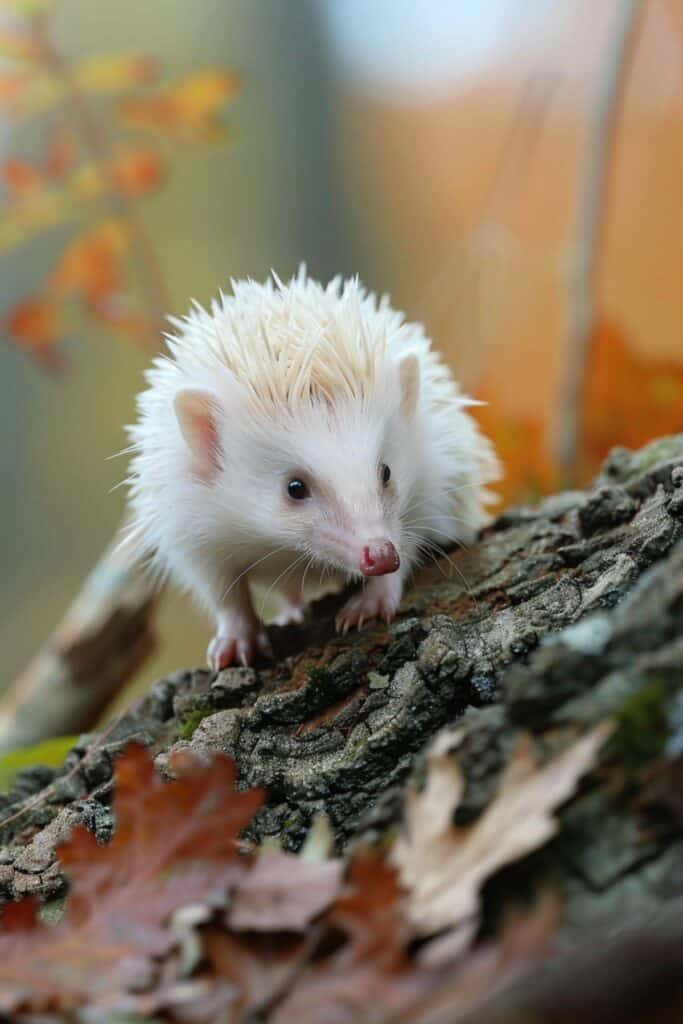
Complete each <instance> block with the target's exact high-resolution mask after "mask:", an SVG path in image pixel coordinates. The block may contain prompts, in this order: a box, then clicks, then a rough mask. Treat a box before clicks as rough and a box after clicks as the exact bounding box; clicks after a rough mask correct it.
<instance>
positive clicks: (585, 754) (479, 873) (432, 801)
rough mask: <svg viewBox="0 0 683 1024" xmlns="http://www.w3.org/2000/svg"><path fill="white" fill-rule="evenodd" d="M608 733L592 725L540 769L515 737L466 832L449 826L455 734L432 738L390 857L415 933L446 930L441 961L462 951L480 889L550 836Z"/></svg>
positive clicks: (458, 787)
mask: <svg viewBox="0 0 683 1024" xmlns="http://www.w3.org/2000/svg"><path fill="white" fill-rule="evenodd" d="M609 732H610V729H609V727H608V726H605V725H600V726H598V727H597V728H595V729H593V730H592V731H591V732H590V733H588V734H587V735H586V736H584V737H582V738H581V739H579V740H577V741H576V742H575V743H573V744H572V745H571V746H569V747H568V748H567V749H566V750H565V751H563V753H561V754H560V755H558V756H557V757H554V758H553V759H552V760H550V761H548V762H547V764H544V765H540V766H539V764H538V761H537V758H536V755H535V753H534V747H533V741H532V739H531V737H530V736H528V735H526V734H521V735H520V736H519V738H518V740H517V743H516V745H515V747H514V749H513V751H512V754H511V757H510V760H509V762H508V764H507V767H506V769H505V771H504V773H503V777H502V779H501V782H500V786H499V789H498V792H497V794H496V796H495V798H494V799H493V800H492V801H491V803H490V804H489V806H488V807H487V809H486V810H485V811H484V813H483V814H482V815H481V817H480V818H479V819H478V820H477V821H476V822H475V823H474V824H473V825H471V826H469V827H466V828H459V827H457V826H455V825H453V812H454V811H455V809H456V807H457V806H458V804H459V802H460V799H461V797H462V794H463V790H464V779H463V776H462V773H461V771H460V768H459V766H458V763H457V760H456V758H454V757H453V756H451V755H450V754H449V750H451V749H452V748H453V746H454V745H456V744H457V743H458V741H459V739H460V733H459V732H458V731H457V730H455V731H446V732H444V733H442V734H440V735H439V736H438V737H437V739H436V741H435V742H434V744H433V745H432V748H431V751H430V752H429V754H428V756H427V781H426V783H425V787H424V789H423V790H422V791H421V792H419V793H418V792H416V791H414V790H413V791H411V792H409V793H408V794H407V796H406V809H405V830H404V833H403V834H402V835H401V836H400V837H399V839H398V840H397V842H396V843H395V844H394V847H393V849H392V851H391V861H392V863H393V864H394V865H395V866H396V868H397V869H398V871H399V876H400V879H401V883H402V884H403V886H404V887H405V888H406V890H407V891H408V915H409V917H410V919H411V921H412V922H413V924H414V926H415V928H416V930H417V932H418V934H420V935H425V936H426V935H433V934H435V933H436V932H439V931H441V930H443V929H447V928H448V929H450V930H451V931H450V937H449V956H450V957H453V956H454V954H455V952H456V951H457V948H458V947H459V948H460V949H461V950H464V949H465V948H466V946H467V945H468V944H469V943H470V942H471V940H472V938H473V936H474V934H475V933H476V930H477V928H478V925H479V891H480V889H481V885H482V883H483V882H484V881H485V880H486V879H487V878H489V877H490V876H491V875H492V874H493V873H494V872H495V871H497V870H499V868H502V867H504V865H506V864H510V863H512V862H513V861H515V860H518V859H519V858H520V857H523V856H525V855H526V854H528V853H531V852H532V851H533V850H536V849H538V847H540V846H542V845H543V843H545V842H546V841H547V840H548V839H550V837H551V836H553V835H554V834H555V832H556V831H557V819H556V818H555V816H554V813H553V812H554V811H555V810H556V808H557V807H559V805H560V804H561V803H563V802H564V801H565V800H566V799H567V798H568V797H569V796H571V794H572V793H573V791H574V789H575V788H576V784H577V782H578V780H579V779H580V778H581V776H582V775H583V774H584V773H585V772H586V771H588V769H589V768H590V767H591V766H592V765H593V763H594V761H595V756H596V754H597V752H598V750H599V749H600V747H601V746H602V744H603V743H604V741H605V739H606V738H607V736H608V735H609Z"/></svg>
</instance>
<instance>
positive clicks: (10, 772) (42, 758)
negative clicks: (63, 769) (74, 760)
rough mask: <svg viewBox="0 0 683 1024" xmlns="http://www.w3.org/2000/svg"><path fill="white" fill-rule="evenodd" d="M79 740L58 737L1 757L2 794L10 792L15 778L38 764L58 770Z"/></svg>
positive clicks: (0, 784) (0, 778)
mask: <svg viewBox="0 0 683 1024" xmlns="http://www.w3.org/2000/svg"><path fill="white" fill-rule="evenodd" d="M77 739H78V736H56V737H55V738H54V739H51V740H44V741H43V742H42V743H36V744H34V745H33V746H32V747H21V748H19V749H18V750H10V751H9V753H7V754H3V755H2V757H0V792H2V793H7V792H9V790H10V789H11V788H12V786H13V784H14V780H15V778H16V777H17V775H18V774H19V772H20V771H23V770H24V768H32V767H33V766H34V765H36V764H44V765H47V766H48V768H58V767H59V766H60V764H61V763H62V761H63V760H64V758H65V757H66V755H67V754H68V752H69V751H70V750H71V748H72V747H73V746H74V744H75V743H76V740H77Z"/></svg>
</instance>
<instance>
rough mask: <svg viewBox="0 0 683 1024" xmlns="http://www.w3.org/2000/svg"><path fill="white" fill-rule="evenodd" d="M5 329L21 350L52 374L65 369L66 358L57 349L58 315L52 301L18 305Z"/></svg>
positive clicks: (26, 301) (35, 299) (37, 299)
mask: <svg viewBox="0 0 683 1024" xmlns="http://www.w3.org/2000/svg"><path fill="white" fill-rule="evenodd" d="M5 329H6V331H7V333H8V334H9V336H10V337H11V338H12V340H13V341H14V342H15V343H16V344H17V345H18V347H19V348H21V349H22V350H23V351H24V352H27V353H28V355H30V356H31V358H33V359H35V360H36V362H38V363H40V364H41V365H42V366H44V367H46V368H47V369H48V370H53V371H59V370H62V369H63V368H64V366H65V360H64V357H63V355H62V354H61V352H60V351H59V349H58V348H57V344H58V342H59V340H60V334H59V321H58V315H57V310H56V308H55V305H54V303H53V302H52V300H51V299H49V298H47V297H44V296H34V297H33V298H29V299H24V301H23V302H19V303H17V305H16V306H14V307H13V309H12V310H11V311H10V313H9V316H8V317H7V320H6V323H5Z"/></svg>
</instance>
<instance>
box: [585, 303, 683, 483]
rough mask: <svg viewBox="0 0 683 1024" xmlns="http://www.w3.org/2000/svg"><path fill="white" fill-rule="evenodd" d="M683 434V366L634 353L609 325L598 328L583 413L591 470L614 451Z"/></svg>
mask: <svg viewBox="0 0 683 1024" xmlns="http://www.w3.org/2000/svg"><path fill="white" fill-rule="evenodd" d="M680 430H683V362H674V361H673V360H662V359H652V358H648V357H647V356H644V355H640V354H639V353H638V352H636V351H635V350H634V349H632V348H631V347H630V346H629V344H628V342H627V341H626V339H625V338H624V336H623V334H622V332H621V331H620V330H619V328H618V327H617V326H616V325H614V324H612V323H610V322H609V321H602V322H601V323H599V324H598V325H597V327H596V330H595V333H594V336H593V343H592V347H591V353H590V359H589V364H588V375H587V380H586V393H585V403H584V412H583V444H584V449H585V452H586V454H587V455H588V458H589V460H590V461H591V467H590V468H591V469H593V468H595V465H596V464H597V463H598V462H600V461H601V460H602V459H603V458H604V457H605V455H606V454H607V452H608V451H609V449H610V448H611V447H613V445H616V444H619V445H625V446H626V447H627V448H640V447H641V446H642V445H643V444H645V442H646V441H651V440H652V439H653V438H655V437H661V436H663V435H665V434H674V433H677V432H678V431H680Z"/></svg>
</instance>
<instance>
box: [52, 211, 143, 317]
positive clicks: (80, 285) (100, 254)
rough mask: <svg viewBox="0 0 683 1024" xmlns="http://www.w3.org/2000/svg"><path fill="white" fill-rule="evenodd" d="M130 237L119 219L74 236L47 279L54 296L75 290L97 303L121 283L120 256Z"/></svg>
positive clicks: (73, 292) (81, 295) (74, 292)
mask: <svg viewBox="0 0 683 1024" xmlns="http://www.w3.org/2000/svg"><path fill="white" fill-rule="evenodd" d="M129 240H130V230H129V229H128V228H127V227H126V225H125V224H123V223H122V222H121V221H119V220H115V219H109V220H106V221H103V222H102V223H101V224H98V225H97V226H96V227H94V228H92V229H91V230H90V231H87V232H85V233H84V234H82V235H78V236H76V238H74V239H72V240H71V242H69V244H68V245H67V246H66V248H65V249H64V252H63V253H62V255H61V256H60V258H59V261H58V263H57V265H56V267H55V269H54V270H53V272H52V274H51V275H50V277H49V279H48V284H47V287H48V290H49V291H50V292H51V293H52V294H54V295H58V296H64V295H69V294H75V295H78V296H80V297H82V298H83V299H84V300H85V301H86V302H90V303H93V304H97V303H98V302H100V301H102V300H103V299H105V298H106V297H107V296H109V295H111V293H112V292H114V291H116V290H117V289H119V288H120V287H121V284H122V280H123V267H122V264H121V259H122V257H123V255H124V253H125V251H126V248H127V246H128V243H129Z"/></svg>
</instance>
